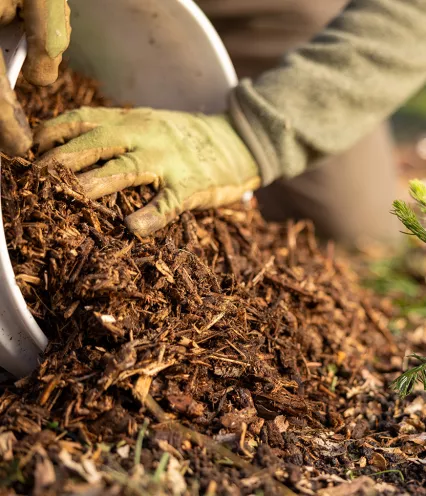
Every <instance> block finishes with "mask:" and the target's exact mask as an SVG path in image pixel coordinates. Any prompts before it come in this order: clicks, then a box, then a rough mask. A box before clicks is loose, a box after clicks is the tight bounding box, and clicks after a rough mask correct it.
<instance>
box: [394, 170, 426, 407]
mask: <svg viewBox="0 0 426 496" xmlns="http://www.w3.org/2000/svg"><path fill="white" fill-rule="evenodd" d="M409 184H410V195H411V198H413V200H414V201H415V205H414V208H412V207H411V206H409V205H407V203H405V202H404V201H402V200H395V201H394V202H393V210H392V213H393V214H394V215H396V216H397V217H398V219H399V220H400V221H401V222H402V223H403V224H404V226H405V227H406V228H407V229H408V230H409V231H410V233H411V234H412V235H414V236H416V237H417V238H418V239H420V240H421V241H423V242H424V243H426V229H425V227H424V226H423V224H422V222H421V220H420V219H419V217H418V216H419V215H420V216H421V217H422V220H423V217H424V216H425V215H426V184H425V183H424V182H422V181H420V180H418V179H414V180H413V181H410V183H409ZM409 358H413V359H415V360H418V362H419V364H418V365H417V366H416V367H413V368H411V369H408V370H407V371H405V372H404V373H403V374H401V375H400V376H399V377H398V378H397V379H395V380H394V381H393V382H392V384H391V387H392V388H393V389H394V390H395V391H398V393H399V395H400V396H401V398H405V397H406V396H408V395H409V394H410V393H411V392H412V391H413V389H414V386H415V385H416V383H417V382H420V383H422V384H423V388H424V389H425V390H426V357H422V356H420V355H416V354H412V355H409Z"/></svg>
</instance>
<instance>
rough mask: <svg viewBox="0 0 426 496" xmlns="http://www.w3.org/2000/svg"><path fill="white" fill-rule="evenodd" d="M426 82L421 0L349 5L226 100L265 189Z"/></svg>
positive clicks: (362, 0)
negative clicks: (280, 60) (318, 32)
mask: <svg viewBox="0 0 426 496" xmlns="http://www.w3.org/2000/svg"><path fill="white" fill-rule="evenodd" d="M425 79H426V0H354V1H353V2H351V4H350V5H349V6H348V7H347V9H346V10H345V11H344V12H343V13H342V14H341V15H340V16H339V17H338V18H337V19H335V20H334V21H333V22H332V23H331V24H330V25H329V26H328V27H327V28H326V29H325V30H324V31H323V32H322V33H321V34H320V35H319V36H317V37H316V38H315V39H313V40H312V41H311V42H310V43H308V44H306V45H304V46H303V47H301V48H300V49H298V50H295V51H294V52H292V53H290V54H288V55H286V56H285V57H284V58H283V60H282V63H281V65H280V67H278V68H276V69H273V70H271V71H269V72H266V73H265V74H263V75H262V76H261V77H260V78H259V79H258V80H256V81H251V80H242V81H241V82H240V84H239V86H238V87H237V88H236V89H235V91H234V92H233V94H232V97H231V105H230V112H231V115H232V118H233V122H234V125H235V127H236V128H237V130H238V132H239V134H240V136H241V137H242V138H243V140H244V141H245V142H246V144H247V146H248V147H249V148H250V150H251V152H252V153H253V155H254V156H255V158H256V160H257V162H258V164H259V166H260V169H261V175H262V182H263V184H265V185H266V184H269V183H271V182H272V181H273V180H274V179H276V178H278V177H280V176H284V177H293V176H296V175H298V174H300V173H302V172H303V171H304V170H306V169H307V168H308V167H310V166H311V165H312V164H313V163H314V162H315V161H316V160H317V159H319V158H322V157H324V156H327V155H330V154H336V153H339V152H341V151H343V150H345V149H347V148H349V147H350V146H351V145H353V144H354V143H355V142H356V141H357V140H359V139H360V138H361V137H362V136H363V135H365V134H366V133H368V132H369V131H370V130H372V129H373V128H374V127H375V126H376V125H377V124H378V123H379V122H380V121H382V120H383V119H385V118H386V117H388V116H389V115H390V114H391V113H392V112H393V111H394V110H395V109H396V108H398V107H399V106H400V105H401V104H402V103H403V102H404V100H406V99H407V98H408V97H409V96H410V95H412V94H413V93H414V92H415V91H416V90H417V89H419V88H420V87H421V86H422V84H423V83H424V82H425Z"/></svg>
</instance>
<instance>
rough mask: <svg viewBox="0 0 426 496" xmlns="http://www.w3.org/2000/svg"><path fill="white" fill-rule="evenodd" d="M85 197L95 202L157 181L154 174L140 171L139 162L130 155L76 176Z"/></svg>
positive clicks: (156, 176)
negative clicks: (127, 189) (124, 190)
mask: <svg viewBox="0 0 426 496" xmlns="http://www.w3.org/2000/svg"><path fill="white" fill-rule="evenodd" d="M77 178H78V180H79V182H80V184H81V185H82V187H83V189H84V191H85V193H86V195H87V196H88V197H89V198H91V199H92V200H97V199H98V198H101V197H102V196H105V195H110V194H111V193H116V192H118V191H122V190H123V189H125V188H130V187H132V186H141V185H143V184H152V183H153V182H156V181H157V180H158V175H157V174H156V173H155V172H150V171H143V170H142V171H141V170H140V168H139V160H136V158H135V156H134V155H133V154H131V153H127V154H125V155H123V156H121V157H119V158H117V159H114V160H110V161H109V162H107V163H106V164H105V165H103V166H102V167H100V168H99V169H94V170H91V171H89V172H84V173H83V174H79V175H78V176H77Z"/></svg>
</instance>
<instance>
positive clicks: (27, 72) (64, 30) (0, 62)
mask: <svg viewBox="0 0 426 496" xmlns="http://www.w3.org/2000/svg"><path fill="white" fill-rule="evenodd" d="M18 12H19V13H20V16H21V17H22V18H23V19H24V29H25V34H26V38H27V46H28V54H27V58H26V60H25V63H24V66H23V69H22V70H23V73H24V76H25V78H26V79H27V80H28V81H29V82H30V83H32V84H35V85H39V86H45V85H47V84H51V83H53V82H54V81H55V80H56V79H57V77H58V67H59V64H60V62H61V60H62V53H63V52H64V51H65V50H66V48H67V47H68V43H69V38H70V31H71V28H70V24H69V15H70V12H69V8H68V4H67V2H66V0H0V28H1V26H2V25H4V24H8V23H9V22H11V21H12V20H13V19H14V18H15V17H16V15H17V14H18ZM31 143H32V136H31V132H30V128H29V125H28V122H27V119H26V118H25V115H24V112H23V111H22V108H21V106H20V105H19V103H18V101H17V99H16V96H15V93H14V92H13V90H12V88H11V87H10V84H9V81H8V79H7V74H6V66H5V63H4V59H3V55H2V50H1V47H0V151H3V152H5V153H8V154H9V155H23V154H24V153H25V152H26V151H27V150H28V148H29V147H30V146H31Z"/></svg>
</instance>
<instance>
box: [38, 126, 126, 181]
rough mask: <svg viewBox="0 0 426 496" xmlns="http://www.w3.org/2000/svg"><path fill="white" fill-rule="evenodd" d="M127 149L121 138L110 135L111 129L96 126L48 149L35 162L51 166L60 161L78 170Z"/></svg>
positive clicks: (43, 165) (121, 153) (42, 165)
mask: <svg viewBox="0 0 426 496" xmlns="http://www.w3.org/2000/svg"><path fill="white" fill-rule="evenodd" d="M112 131H114V130H112ZM127 151H128V150H127V148H126V146H125V145H123V144H122V140H121V141H120V139H114V136H112V135H111V129H106V128H101V127H97V128H96V129H93V130H92V131H89V132H87V133H85V134H83V135H81V136H79V137H78V138H75V139H73V140H71V141H70V142H69V143H66V144H65V145H62V146H59V147H57V148H54V149H53V150H50V151H48V152H47V153H45V154H44V155H43V156H42V157H41V158H40V160H38V162H37V163H38V165H39V166H40V167H51V166H53V165H54V164H55V163H60V164H62V165H64V166H65V167H68V168H69V169H71V170H72V171H74V172H78V171H80V170H82V169H84V168H85V167H89V166H90V165H94V164H96V163H97V162H99V160H110V159H112V158H114V157H118V156H119V155H123V154H124V153H126V152H127Z"/></svg>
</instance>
